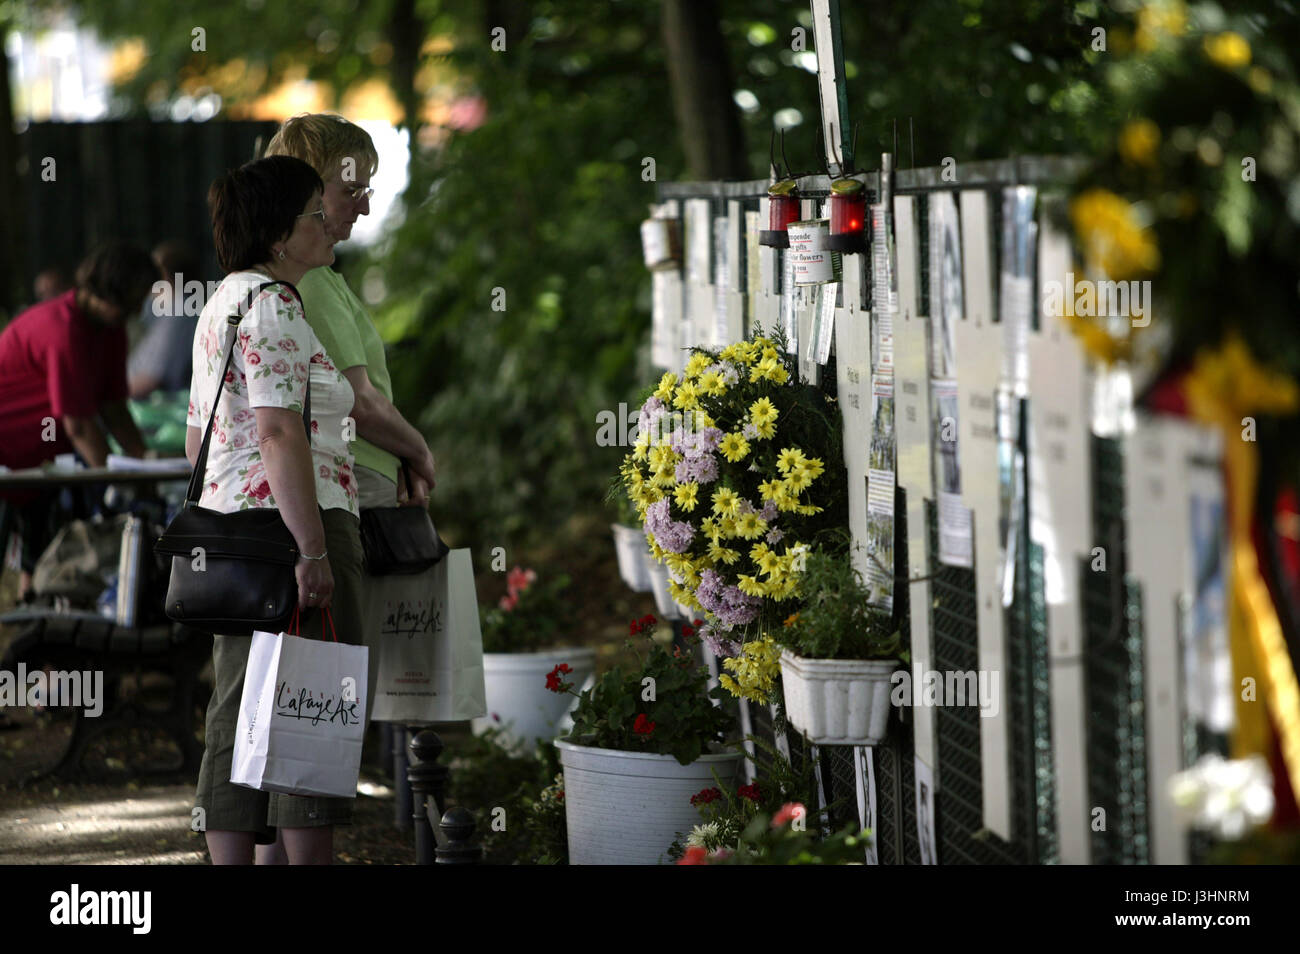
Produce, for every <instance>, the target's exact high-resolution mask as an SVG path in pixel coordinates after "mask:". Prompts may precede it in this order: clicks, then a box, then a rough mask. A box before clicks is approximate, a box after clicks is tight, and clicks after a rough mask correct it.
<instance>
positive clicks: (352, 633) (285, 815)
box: [194, 509, 364, 845]
mask: <svg viewBox="0 0 1300 954" xmlns="http://www.w3.org/2000/svg"><path fill="white" fill-rule="evenodd" d="M322 518H323V522H324V525H325V547H326V550H327V551H328V552H329V562H330V572H331V573H332V574H333V575H334V598H333V600H332V602H331V609H330V613H331V615H332V617H333V619H334V627H335V629H336V630H337V632H338V638H339V642H343V643H352V644H353V645H360V644H361V643H362V620H361V606H362V600H363V598H364V594H363V592H362V583H361V537H360V531H359V528H360V524H359V523H358V521H357V518H356V517H354V516H352V515H351V514H350V513H348V512H347V511H346V510H339V509H333V510H326V511H324V512H323V514H322ZM323 623H324V614H323V613H319V612H315V613H311V614H310V615H309V616H307V617H306V618H304V620H303V622H302V635H303V636H305V637H307V638H309V639H320V638H322V635H323V634H322V630H321V627H322V624H323ZM252 642H253V637H251V636H214V637H213V638H212V665H213V669H214V670H215V673H216V685H215V686H214V688H213V691H212V701H211V702H209V703H208V716H207V730H206V731H207V748H206V749H205V750H204V752H203V764H202V766H201V767H200V768H199V785H198V790H197V791H196V793H195V796H194V806H195V808H200V809H202V810H203V812H204V816H202V817H203V822H204V826H203V827H204V830H206V831H251V832H255V833H256V834H257V838H256V841H257V843H258V844H264V845H269V844H271V843H272V842H274V841H275V836H276V831H275V830H276V829H277V828H318V827H321V826H324V825H347V824H351V822H352V803H353V801H354V800H355V799H352V798H315V797H307V796H300V795H282V794H280V793H278V792H259V791H256V790H255V789H251V788H245V787H244V786H242V785H233V784H231V782H230V766H231V762H232V761H233V759H234V754H235V723H236V721H237V719H238V716H239V701H240V698H241V696H242V695H243V692H244V673H245V670H246V668H247V666H248V651H249V648H250V647H251V646H252Z"/></svg>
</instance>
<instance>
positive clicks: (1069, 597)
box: [1003, 215, 1092, 864]
mask: <svg viewBox="0 0 1300 954" xmlns="http://www.w3.org/2000/svg"><path fill="white" fill-rule="evenodd" d="M1043 219H1044V221H1043V222H1042V225H1041V231H1040V239H1039V249H1038V254H1039V280H1040V283H1041V287H1042V288H1043V289H1044V290H1047V289H1049V288H1050V287H1051V286H1050V285H1049V283H1050V282H1060V283H1064V282H1065V278H1066V272H1068V271H1069V269H1070V243H1069V239H1068V237H1067V236H1066V235H1064V234H1063V233H1061V232H1059V231H1057V230H1056V229H1055V228H1054V227H1053V226H1052V224H1051V221H1050V216H1046V215H1045V216H1044V217H1043ZM1050 300H1051V298H1050V296H1047V295H1046V294H1045V295H1044V297H1043V301H1045V302H1046V301H1050ZM1036 307H1040V315H1039V331H1038V332H1037V333H1034V332H1032V331H1031V332H1030V333H1029V334H1028V345H1027V349H1026V351H1027V355H1028V359H1029V362H1028V383H1029V393H1030V399H1029V534H1030V537H1031V539H1033V541H1034V542H1035V543H1037V544H1039V545H1040V546H1041V547H1042V548H1043V584H1044V597H1045V599H1046V604H1047V638H1048V657H1049V666H1050V670H1049V675H1050V683H1051V712H1052V752H1053V755H1054V758H1055V766H1056V783H1057V784H1056V789H1057V827H1058V836H1059V839H1060V854H1061V861H1062V862H1064V863H1066V864H1087V863H1088V861H1089V858H1090V850H1089V837H1090V827H1089V826H1090V821H1091V816H1090V814H1089V813H1090V808H1091V806H1090V804H1089V801H1088V766H1087V748H1088V747H1087V731H1086V718H1087V713H1086V710H1085V708H1084V705H1085V699H1086V694H1085V692H1084V658H1083V620H1082V613H1081V612H1080V605H1081V604H1080V592H1079V560H1080V558H1081V557H1083V556H1084V555H1085V554H1088V553H1089V552H1090V550H1091V547H1092V525H1091V516H1092V494H1091V485H1090V477H1091V470H1090V460H1089V453H1088V451H1089V447H1090V442H1089V428H1088V422H1089V420H1090V418H1091V413H1090V410H1089V393H1090V390H1089V389H1090V383H1089V380H1088V375H1087V367H1086V364H1085V361H1084V355H1083V349H1082V348H1081V347H1080V346H1079V344H1078V342H1077V341H1075V339H1074V336H1073V335H1072V334H1071V333H1070V331H1069V329H1068V328H1066V326H1065V324H1064V322H1063V321H1062V320H1061V318H1060V316H1059V315H1056V314H1046V313H1042V309H1041V306H1036ZM1003 685H1004V686H1005V685H1006V683H1005V681H1004V683H1003Z"/></svg>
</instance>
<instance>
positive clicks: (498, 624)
mask: <svg viewBox="0 0 1300 954" xmlns="http://www.w3.org/2000/svg"><path fill="white" fill-rule="evenodd" d="M569 582H570V580H569V577H568V576H566V575H564V574H560V575H559V576H556V577H553V578H551V579H549V580H547V581H545V582H543V583H539V582H538V581H537V573H536V572H535V571H533V570H525V569H522V568H520V567H515V568H514V569H513V570H511V571H510V572H509V573H508V574H507V576H506V595H505V596H503V597H501V599H500V601H499V602H498V603H497V605H496V606H495V607H493V608H491V609H488V610H485V611H484V612H483V651H484V652H485V653H531V652H536V651H538V650H540V649H544V648H545V647H547V646H553V645H554V644H555V643H556V641H557V640H558V639H560V638H561V637H562V636H564V635H565V634H566V633H567V632H568V631H569V629H570V627H571V626H572V623H573V604H572V601H571V600H570V599H569V597H568V592H567V591H568V588H569Z"/></svg>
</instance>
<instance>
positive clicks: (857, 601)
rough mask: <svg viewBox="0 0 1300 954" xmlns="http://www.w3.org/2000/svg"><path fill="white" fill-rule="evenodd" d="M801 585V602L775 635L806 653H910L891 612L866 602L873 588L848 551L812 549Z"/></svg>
mask: <svg viewBox="0 0 1300 954" xmlns="http://www.w3.org/2000/svg"><path fill="white" fill-rule="evenodd" d="M799 586H800V589H801V590H802V592H804V593H805V594H807V596H806V598H805V600H804V603H803V606H802V607H801V608H800V609H799V611H798V612H797V613H794V614H792V615H791V616H790V617H789V618H788V619H787V620H786V621H785V624H784V625H783V626H780V627H778V628H777V629H775V630H774V631H773V632H772V633H771V636H772V638H773V639H774V640H775V641H776V642H777V643H779V644H780V645H782V646H784V647H785V648H787V649H789V650H790V651H791V652H793V653H794V654H795V655H798V656H803V657H805V658H808V659H893V658H904V659H905V658H906V653H904V652H902V651H901V649H902V637H901V634H900V633H899V631H898V629H897V628H896V627H894V626H893V624H892V623H891V621H890V617H889V616H888V614H886V613H883V612H881V611H880V610H877V609H874V608H872V607H871V606H869V605H868V604H867V598H868V596H869V595H870V591H869V590H868V588H867V587H866V586H865V585H864V584H863V582H862V577H861V575H860V574H859V573H858V571H857V569H856V568H855V567H854V566H853V562H852V560H851V559H850V557H849V554H848V553H847V552H844V553H835V552H833V551H829V550H826V549H823V548H820V547H818V548H816V549H813V550H812V551H810V552H809V554H808V556H807V558H806V561H805V565H804V570H803V573H802V574H801V576H800V581H799Z"/></svg>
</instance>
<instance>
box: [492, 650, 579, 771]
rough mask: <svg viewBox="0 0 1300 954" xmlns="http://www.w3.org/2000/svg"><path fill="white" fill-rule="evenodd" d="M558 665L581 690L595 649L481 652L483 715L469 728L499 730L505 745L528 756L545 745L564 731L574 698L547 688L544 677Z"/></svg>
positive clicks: (576, 689)
mask: <svg viewBox="0 0 1300 954" xmlns="http://www.w3.org/2000/svg"><path fill="white" fill-rule="evenodd" d="M560 663H568V664H569V665H570V666H571V667H573V672H571V673H568V674H567V675H566V676H564V681H565V682H571V683H573V687H574V690H575V691H581V690H582V689H583V686H584V683H585V682H586V681H587V679H589V678H590V677H591V676H592V675H593V674H594V673H595V671H596V651H595V650H594V649H548V650H546V651H545V652H540V653H484V654H483V685H484V688H485V690H486V694H487V711H488V714H487V715H486V716H483V717H482V718H479V719H475V720H474V722H473V730H474V732H475V734H482V733H483V732H485V731H486V730H488V729H490V728H498V729H502V730H504V736H505V738H504V739H503V741H505V742H506V744H507V745H510V746H513V747H516V748H520V749H522V750H523V751H525V752H529V753H531V752H532V750H533V746H534V745H535V744H536V742H537V741H538V740H541V741H544V742H549V741H550V740H551V739H553V738H555V737H556V736H557V735H559V734H560V732H561V731H563V730H564V729H565V727H566V726H565V723H566V722H567V721H568V717H569V714H570V713H571V712H572V711H573V709H574V708H575V707H576V706H577V704H578V700H577V698H576V697H574V696H571V695H569V694H568V693H567V692H552V691H551V690H549V689H547V688H546V676H547V673H549V672H550V671H551V670H552V669H554V668H555V667H556V666H558V665H559V664H560Z"/></svg>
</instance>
